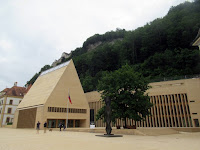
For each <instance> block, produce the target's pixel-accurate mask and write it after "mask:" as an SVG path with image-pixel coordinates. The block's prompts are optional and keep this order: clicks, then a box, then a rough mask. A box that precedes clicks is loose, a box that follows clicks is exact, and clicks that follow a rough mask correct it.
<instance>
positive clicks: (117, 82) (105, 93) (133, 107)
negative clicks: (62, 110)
mask: <svg viewBox="0 0 200 150" xmlns="http://www.w3.org/2000/svg"><path fill="white" fill-rule="evenodd" d="M147 89H149V86H148V81H147V79H146V78H144V77H143V76H142V75H141V74H140V73H138V72H135V71H134V69H133V68H132V67H131V66H129V65H125V66H122V68H120V69H118V70H116V71H114V72H105V73H104V75H103V77H102V79H101V80H100V81H99V84H98V90H99V92H101V94H102V101H104V98H105V97H109V98H110V100H111V110H112V115H111V117H112V121H113V122H115V119H123V120H124V121H125V126H126V125H127V122H126V118H129V119H133V120H135V121H139V120H143V119H145V117H146V116H147V115H149V114H150V113H149V109H150V108H151V107H152V104H151V103H150V101H149V96H148V94H147V93H145V92H146V90H147ZM96 117H97V119H103V118H105V106H104V107H102V108H101V109H100V110H99V112H98V114H97V116H96Z"/></svg>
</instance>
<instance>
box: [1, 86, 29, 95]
mask: <svg viewBox="0 0 200 150" xmlns="http://www.w3.org/2000/svg"><path fill="white" fill-rule="evenodd" d="M3 92H6V93H5V95H8V96H22V97H23V96H24V95H25V94H26V93H27V89H26V88H25V87H19V86H13V87H12V88H6V89H4V90H3Z"/></svg>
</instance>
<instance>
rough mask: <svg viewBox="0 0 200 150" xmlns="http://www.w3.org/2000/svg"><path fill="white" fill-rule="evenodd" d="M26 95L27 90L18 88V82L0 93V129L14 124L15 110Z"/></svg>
mask: <svg viewBox="0 0 200 150" xmlns="http://www.w3.org/2000/svg"><path fill="white" fill-rule="evenodd" d="M26 93H27V89H26V88H24V87H19V86H17V82H15V83H14V86H13V87H12V88H6V89H4V90H3V91H1V92H0V127H1V126H5V125H7V123H12V122H13V119H14V113H15V110H16V108H17V106H18V105H19V103H20V102H21V100H22V98H23V97H24V95H25V94H26Z"/></svg>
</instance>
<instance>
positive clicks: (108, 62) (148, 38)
mask: <svg viewBox="0 0 200 150" xmlns="http://www.w3.org/2000/svg"><path fill="white" fill-rule="evenodd" d="M199 10H200V0H195V1H194V2H185V3H183V4H180V5H178V6H176V7H171V8H170V10H169V12H168V14H167V15H166V16H164V17H163V18H158V19H155V20H154V21H152V22H150V23H147V24H146V25H145V26H143V27H139V28H137V29H136V30H133V31H125V30H124V29H116V31H111V32H107V33H105V34H103V35H99V34H95V35H94V36H92V37H90V38H88V39H87V40H86V41H85V42H84V43H83V47H80V48H77V49H75V50H74V51H72V52H71V56H70V57H69V58H68V59H63V60H62V62H65V61H68V60H69V59H73V61H74V64H75V66H76V69H77V72H78V75H79V77H80V80H81V83H82V86H83V88H84V91H85V92H88V91H93V90H96V87H97V84H98V80H99V79H100V78H101V77H102V74H103V72H104V71H114V70H117V69H119V68H120V67H121V66H123V65H125V64H129V65H131V66H132V67H133V68H134V69H135V70H136V71H138V72H140V73H142V74H143V75H144V76H145V77H149V79H150V80H151V81H156V80H157V79H160V78H171V77H173V78H177V79H178V77H179V76H184V75H194V74H199V73H200V53H199V50H198V47H192V42H193V40H194V39H195V37H196V35H197V33H198V30H199V28H200V11H199ZM118 39H120V40H118ZM113 41H114V42H113ZM97 42H101V44H100V45H98V46H97V47H96V48H95V49H93V50H90V51H88V46H89V45H92V44H95V43H97ZM49 68H50V66H49V65H46V66H44V67H43V68H42V69H41V70H40V72H41V71H44V70H46V69H49ZM40 72H39V73H40ZM39 73H36V74H35V76H34V77H33V78H32V79H31V80H30V81H28V82H27V83H28V84H30V83H34V81H35V80H36V79H37V77H38V75H39Z"/></svg>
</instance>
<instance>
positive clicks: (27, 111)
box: [13, 60, 89, 128]
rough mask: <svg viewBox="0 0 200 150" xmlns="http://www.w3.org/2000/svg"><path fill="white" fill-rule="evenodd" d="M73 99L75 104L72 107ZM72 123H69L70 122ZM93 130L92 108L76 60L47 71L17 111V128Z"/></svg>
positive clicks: (15, 123) (39, 78)
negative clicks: (80, 78)
mask: <svg viewBox="0 0 200 150" xmlns="http://www.w3.org/2000/svg"><path fill="white" fill-rule="evenodd" d="M69 95H70V97H71V101H72V104H71V103H69V99H68V96H69ZM67 120H68V121H67ZM38 121H39V122H40V123H41V128H43V124H44V122H45V121H47V126H48V127H49V128H56V127H58V125H59V123H60V122H62V123H64V124H65V125H66V124H68V127H89V105H88V102H87V99H86V97H85V94H84V91H83V89H82V86H81V83H80V80H79V77H78V74H77V72H76V69H75V66H74V63H73V61H72V60H70V61H68V62H66V63H64V64H61V65H58V66H56V67H54V68H51V69H49V70H47V71H44V72H42V73H41V74H40V76H39V77H38V79H37V80H36V81H35V83H34V84H33V86H32V87H31V89H30V90H29V92H28V93H27V94H26V95H25V97H24V99H23V101H22V102H21V103H20V105H19V106H18V107H17V110H16V112H15V119H14V123H13V127H14V128H35V127H36V124H37V122H38Z"/></svg>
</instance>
